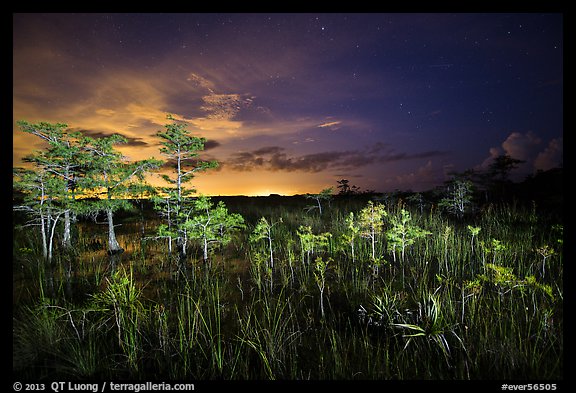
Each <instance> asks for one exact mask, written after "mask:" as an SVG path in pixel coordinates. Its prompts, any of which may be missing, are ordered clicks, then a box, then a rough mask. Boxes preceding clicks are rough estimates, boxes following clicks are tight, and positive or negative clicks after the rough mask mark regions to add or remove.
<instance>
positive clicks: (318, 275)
mask: <svg viewBox="0 0 576 393" xmlns="http://www.w3.org/2000/svg"><path fill="white" fill-rule="evenodd" d="M330 261H331V259H327V260H323V259H322V258H321V257H318V258H316V262H315V264H314V280H315V281H316V285H318V289H319V290H320V312H321V314H322V318H324V288H325V286H326V270H327V269H328V263H330Z"/></svg>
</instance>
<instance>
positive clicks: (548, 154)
mask: <svg viewBox="0 0 576 393" xmlns="http://www.w3.org/2000/svg"><path fill="white" fill-rule="evenodd" d="M504 154H507V155H509V156H510V157H512V158H515V159H517V160H522V161H524V163H521V164H519V165H518V166H517V168H516V169H515V170H513V171H511V177H512V178H513V179H514V180H516V181H519V180H521V179H522V178H523V177H525V176H527V175H529V174H533V173H534V172H536V171H537V170H547V169H552V168H556V167H559V166H561V165H562V161H563V138H562V137H559V138H554V139H552V140H550V141H549V142H548V144H547V145H546V147H544V148H542V139H541V138H540V137H539V136H537V135H536V134H534V133H533V132H531V131H528V132H527V133H525V134H523V133H520V132H512V133H510V135H508V137H507V138H506V139H505V140H504V141H503V142H502V144H501V145H500V146H497V147H491V148H490V149H489V155H488V157H487V158H486V159H484V161H483V162H482V163H481V164H480V165H478V166H477V167H476V168H475V169H476V170H480V171H483V170H487V169H488V168H489V167H490V165H491V164H492V163H493V162H494V159H495V158H496V157H498V156H501V155H504Z"/></svg>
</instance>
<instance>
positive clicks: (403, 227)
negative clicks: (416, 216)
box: [386, 209, 432, 262]
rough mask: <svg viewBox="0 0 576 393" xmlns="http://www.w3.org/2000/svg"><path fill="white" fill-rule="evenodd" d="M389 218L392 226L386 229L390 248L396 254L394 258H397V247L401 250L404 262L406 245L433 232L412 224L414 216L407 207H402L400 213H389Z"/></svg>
mask: <svg viewBox="0 0 576 393" xmlns="http://www.w3.org/2000/svg"><path fill="white" fill-rule="evenodd" d="M388 219H389V220H390V223H391V224H392V226H391V228H389V229H388V231H386V239H387V240H388V249H389V250H391V251H392V253H393V254H394V260H396V249H398V248H399V249H400V250H401V252H402V253H401V255H402V262H404V256H405V251H406V247H408V246H411V245H413V244H414V243H415V242H416V240H418V239H420V238H423V237H425V236H426V235H431V234H432V232H430V231H426V230H424V229H422V228H420V227H418V226H416V225H413V224H410V221H411V220H412V217H411V216H410V213H409V212H408V211H407V210H405V209H401V210H400V214H394V215H389V216H388Z"/></svg>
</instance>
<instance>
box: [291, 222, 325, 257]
mask: <svg viewBox="0 0 576 393" xmlns="http://www.w3.org/2000/svg"><path fill="white" fill-rule="evenodd" d="M297 234H298V237H299V238H300V245H301V247H302V255H304V253H306V256H307V262H308V263H310V256H311V255H313V254H316V253H319V252H321V251H323V250H325V249H326V248H327V247H328V245H329V244H330V238H331V237H332V234H331V233H330V232H325V233H320V234H314V233H312V228H311V227H310V226H309V225H300V227H298V231H297Z"/></svg>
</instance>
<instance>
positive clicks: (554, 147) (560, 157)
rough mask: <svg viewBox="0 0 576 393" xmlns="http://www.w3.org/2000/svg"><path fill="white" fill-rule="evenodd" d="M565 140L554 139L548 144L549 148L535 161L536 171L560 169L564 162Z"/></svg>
mask: <svg viewBox="0 0 576 393" xmlns="http://www.w3.org/2000/svg"><path fill="white" fill-rule="evenodd" d="M563 144H564V143H563V138H561V137H560V138H554V139H552V140H551V141H550V143H548V146H546V148H545V149H544V150H543V151H542V152H540V153H539V154H538V156H537V157H536V159H535V160H534V169H535V170H540V171H546V170H548V169H552V168H558V167H561V166H562V165H563V162H564V147H563Z"/></svg>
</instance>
